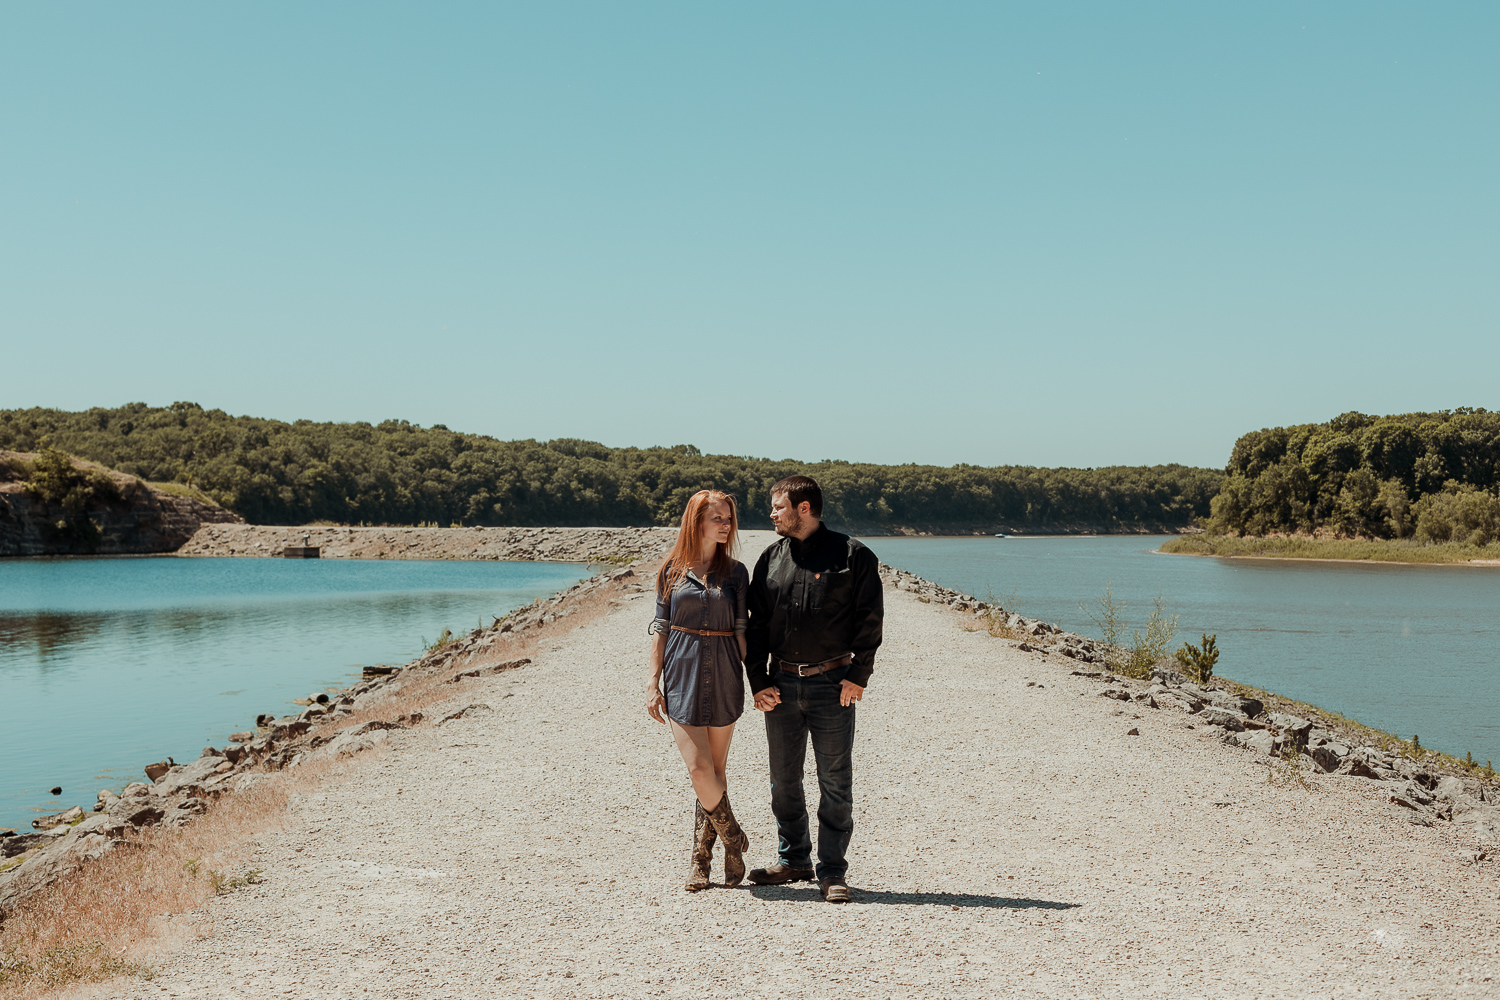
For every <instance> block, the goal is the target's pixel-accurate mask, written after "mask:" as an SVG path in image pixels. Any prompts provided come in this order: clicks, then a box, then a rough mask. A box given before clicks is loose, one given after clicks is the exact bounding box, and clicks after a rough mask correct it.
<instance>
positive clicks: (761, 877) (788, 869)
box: [750, 864, 814, 885]
mask: <svg viewBox="0 0 1500 1000" xmlns="http://www.w3.org/2000/svg"><path fill="white" fill-rule="evenodd" d="M813 877H814V872H813V870H812V869H811V868H793V867H792V866H791V865H783V864H774V865H772V866H771V867H769V868H752V869H750V881H751V882H754V883H755V884H756V885H783V884H785V883H787V882H811V881H812V880H813Z"/></svg>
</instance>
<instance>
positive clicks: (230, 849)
mask: <svg viewBox="0 0 1500 1000" xmlns="http://www.w3.org/2000/svg"><path fill="white" fill-rule="evenodd" d="M632 582H634V581H632ZM624 589H625V585H624V584H622V583H620V582H614V583H607V584H604V585H603V586H600V587H598V588H597V589H595V590H593V591H591V592H590V593H588V594H585V595H582V596H580V597H575V598H573V599H571V600H569V601H568V602H567V603H566V604H565V605H563V606H565V607H571V608H572V609H573V613H572V614H570V615H568V616H567V617H566V618H561V619H558V620H557V621H554V622H552V623H550V624H547V625H543V626H540V627H533V628H529V629H527V630H525V631H524V632H522V633H520V634H519V635H517V634H512V633H507V634H504V635H501V636H498V637H496V639H495V641H494V642H493V644H492V645H490V646H489V647H488V648H486V649H483V650H480V651H477V652H475V653H473V654H469V655H466V656H460V657H456V658H453V659H451V660H449V661H448V662H446V663H444V664H443V666H442V667H441V668H440V669H434V670H431V671H420V672H419V671H417V670H412V671H409V672H407V673H406V674H405V675H404V676H403V679H402V683H401V686H400V688H399V689H398V690H395V691H393V692H392V693H391V695H390V696H389V697H388V698H385V699H383V700H381V701H380V702H379V703H378V704H375V705H371V706H369V707H367V708H365V709H363V710H361V711H359V712H356V713H354V714H353V715H350V716H345V717H343V718H341V719H337V720H332V721H329V722H327V723H324V724H323V725H321V726H318V727H316V728H315V729H314V730H313V732H314V734H320V735H330V736H331V735H332V734H333V733H334V732H335V731H337V730H339V729H342V728H344V727H345V726H349V725H355V724H360V723H364V722H374V721H381V722H394V721H396V720H397V719H399V718H400V717H401V716H403V715H405V716H407V717H410V716H411V715H412V714H414V713H417V712H421V713H423V714H424V716H426V719H427V720H428V721H430V720H431V719H432V718H433V717H434V716H435V715H436V714H437V713H436V712H435V711H434V709H435V707H436V706H438V705H439V704H441V703H442V702H445V701H450V700H453V699H459V698H462V697H463V696H464V685H463V683H462V682H460V683H459V684H457V685H455V684H450V683H448V681H449V680H451V679H452V678H453V677H454V676H455V675H456V674H458V673H459V672H461V671H464V670H472V669H474V668H475V667H484V666H489V665H494V664H498V663H503V662H505V661H507V660H514V659H519V658H521V657H524V656H528V655H531V654H532V653H534V652H535V651H536V650H537V648H538V646H540V645H541V644H543V643H545V642H546V641H547V640H548V639H549V638H551V637H554V636H557V635H561V634H563V633H565V632H568V631H571V630H573V629H575V628H578V627H579V626H581V625H584V624H586V623H587V622H589V621H592V620H594V619H595V618H598V617H600V616H602V615H603V614H605V613H606V612H607V611H608V610H609V605H610V601H611V600H612V599H613V598H616V597H618V596H619V595H620V594H621V593H622V592H623V591H624ZM644 656H645V643H644V640H642V662H643V663H644ZM643 669H644V668H643ZM643 676H644V674H643ZM336 766H337V765H336V762H333V761H323V762H319V763H316V764H307V765H303V766H299V767H297V768H295V769H293V770H290V771H281V772H277V773H274V774H272V775H270V776H268V778H267V779H266V780H264V781H260V782H257V783H256V784H254V785H253V786H251V787H250V788H248V789H246V790H244V791H241V792H235V793H233V794H231V795H228V796H225V797H224V798H222V799H220V800H219V801H218V802H216V803H214V804H212V805H210V807H209V810H208V812H207V813H206V814H204V815H203V816H201V817H199V818H198V819H197V821H196V822H194V823H191V824H189V825H188V826H186V827H184V828H183V829H182V830H163V829H152V830H147V831H144V832H143V833H141V834H140V835H137V836H134V837H132V838H131V839H129V840H128V841H125V842H122V843H120V844H119V845H117V846H116V847H115V849H114V850H112V851H111V852H110V853H109V854H106V855H105V856H104V857H102V858H100V859H99V860H97V861H95V862H93V863H92V864H89V865H88V866H86V867H85V868H84V869H82V870H81V871H78V872H75V873H73V874H72V875H69V876H66V877H64V878H63V879H60V880H59V881H58V882H57V883H56V884H55V885H53V886H52V887H50V888H48V889H44V890H42V891H41V892H39V893H37V894H36V895H34V896H32V897H30V898H29V899H27V900H25V901H24V902H22V903H21V905H20V906H18V907H17V908H16V909H15V910H14V911H12V912H11V913H10V914H8V915H7V916H6V919H5V923H4V924H3V925H0V1000H20V998H23V997H24V998H27V1000H36V998H40V997H44V996H47V995H50V994H53V993H56V992H57V991H58V990H61V989H65V988H68V987H71V986H75V985H79V984H84V983H95V982H102V981H104V980H107V979H111V978H114V977H116V976H122V975H129V976H140V977H143V978H148V979H149V978H150V977H151V976H152V975H153V972H152V968H153V966H154V965H155V964H159V963H160V962H162V961H164V960H166V959H167V958H169V957H170V955H171V953H172V952H173V951H175V950H176V949H177V948H178V947H180V946H181V945H182V944H183V943H184V942H186V941H190V940H193V939H195V938H198V937H205V936H208V935H210V934H212V933H213V928H212V925H211V924H210V923H207V922H205V921H203V920H202V919H201V916H202V914H201V913H199V912H198V911H201V910H202V909H203V908H204V906H205V904H206V903H207V902H208V901H209V899H211V898H212V897H213V896H214V895H216V894H220V893H223V892H225V891H233V890H234V889H238V888H243V887H244V886H245V885H246V884H251V883H253V882H255V881H260V880H262V879H263V878H264V880H266V881H270V882H272V883H273V884H274V879H275V873H270V874H268V875H265V876H262V875H261V873H258V872H257V873H254V875H253V876H252V875H251V873H250V872H249V871H247V870H246V868H245V866H246V862H247V860H248V856H249V853H250V851H251V849H253V847H254V843H253V841H254V840H255V838H257V837H259V836H262V835H265V834H269V833H276V832H279V831H281V830H283V829H285V824H286V807H287V802H288V800H289V799H290V798H291V796H292V795H293V794H294V793H299V792H306V791H310V790H312V789H313V788H315V787H316V786H317V785H319V784H320V783H321V782H322V781H323V780H324V779H325V777H326V776H327V775H328V774H329V772H330V770H332V769H334V768H335V767H336Z"/></svg>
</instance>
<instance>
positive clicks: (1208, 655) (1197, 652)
mask: <svg viewBox="0 0 1500 1000" xmlns="http://www.w3.org/2000/svg"><path fill="white" fill-rule="evenodd" d="M1200 641H1201V642H1202V645H1201V646H1194V645H1193V644H1192V643H1190V642H1185V643H1183V644H1182V645H1181V646H1179V647H1178V648H1177V652H1176V653H1174V654H1173V658H1174V659H1175V660H1176V661H1177V664H1178V666H1180V667H1182V672H1183V673H1185V674H1187V675H1188V676H1189V677H1191V678H1193V679H1194V680H1196V681H1197V682H1198V683H1199V684H1206V683H1208V682H1209V681H1210V680H1211V679H1213V676H1214V667H1215V666H1217V665H1218V662H1219V634H1218V633H1217V632H1215V633H1214V634H1213V635H1207V634H1205V635H1204V636H1203V638H1202V639H1201V640H1200Z"/></svg>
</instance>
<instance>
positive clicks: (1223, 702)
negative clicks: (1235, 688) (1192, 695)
mask: <svg viewBox="0 0 1500 1000" xmlns="http://www.w3.org/2000/svg"><path fill="white" fill-rule="evenodd" d="M1205 693H1206V694H1207V695H1208V697H1207V698H1206V699H1204V700H1205V701H1207V702H1208V703H1209V704H1210V705H1217V706H1218V707H1219V708H1227V709H1229V710H1230V711H1231V712H1238V713H1239V714H1241V715H1243V716H1245V718H1247V719H1253V718H1255V716H1257V715H1259V714H1260V713H1261V712H1262V711H1263V710H1264V708H1265V706H1263V705H1262V704H1261V703H1260V702H1259V701H1257V700H1256V699H1254V698H1241V697H1240V696H1239V695H1237V694H1231V693H1229V692H1228V691H1219V690H1212V691H1207V692H1205Z"/></svg>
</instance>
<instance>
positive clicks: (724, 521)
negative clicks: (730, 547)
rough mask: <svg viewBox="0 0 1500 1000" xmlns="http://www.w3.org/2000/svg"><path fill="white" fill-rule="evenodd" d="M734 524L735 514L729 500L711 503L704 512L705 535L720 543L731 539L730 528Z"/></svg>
mask: <svg viewBox="0 0 1500 1000" xmlns="http://www.w3.org/2000/svg"><path fill="white" fill-rule="evenodd" d="M733 526H734V515H733V513H732V512H731V511H730V510H729V504H728V502H727V501H724V500H720V501H719V502H718V503H715V504H710V505H709V506H708V508H707V509H706V510H704V512H703V536H704V537H705V538H712V539H713V540H714V541H715V542H718V543H719V544H720V545H723V544H724V543H726V542H728V541H729V529H730V528H731V527H733Z"/></svg>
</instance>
